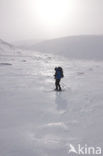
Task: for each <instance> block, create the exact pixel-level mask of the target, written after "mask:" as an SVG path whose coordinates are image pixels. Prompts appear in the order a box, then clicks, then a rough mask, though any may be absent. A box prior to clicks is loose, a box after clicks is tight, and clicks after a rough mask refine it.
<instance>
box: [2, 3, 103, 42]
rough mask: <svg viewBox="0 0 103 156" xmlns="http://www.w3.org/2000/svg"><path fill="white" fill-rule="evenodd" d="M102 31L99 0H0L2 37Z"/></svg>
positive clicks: (11, 38) (10, 40) (14, 38)
mask: <svg viewBox="0 0 103 156" xmlns="http://www.w3.org/2000/svg"><path fill="white" fill-rule="evenodd" d="M81 34H103V0H0V38H1V39H4V40H6V41H9V42H12V41H18V40H28V39H41V38H42V39H43V38H44V39H46V38H57V37H63V36H69V35H81Z"/></svg>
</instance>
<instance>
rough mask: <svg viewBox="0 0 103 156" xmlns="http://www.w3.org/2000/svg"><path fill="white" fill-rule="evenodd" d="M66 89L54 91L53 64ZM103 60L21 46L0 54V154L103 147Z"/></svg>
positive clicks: (37, 155) (54, 155)
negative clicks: (59, 70) (71, 57)
mask: <svg viewBox="0 0 103 156" xmlns="http://www.w3.org/2000/svg"><path fill="white" fill-rule="evenodd" d="M58 65H59V66H62V67H63V69H64V75H65V77H64V79H63V80H62V82H61V85H62V88H63V91H62V92H55V91H53V89H54V78H53V74H54V67H55V66H58ZM102 133H103V62H95V61H90V60H89V61H87V60H86V61H85V60H69V59H68V58H63V57H60V56H55V55H52V54H45V53H40V52H30V51H22V52H21V53H19V54H18V53H17V54H16V53H15V54H14V55H13V54H12V55H6V54H5V55H1V56H0V156H68V155H70V154H68V148H69V144H72V145H74V146H76V145H77V144H81V145H85V144H87V145H88V146H94V145H95V146H100V147H103V134H102Z"/></svg>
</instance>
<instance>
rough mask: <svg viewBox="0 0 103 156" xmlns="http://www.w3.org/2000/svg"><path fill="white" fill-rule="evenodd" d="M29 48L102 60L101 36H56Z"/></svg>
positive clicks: (102, 41) (72, 56)
mask: <svg viewBox="0 0 103 156" xmlns="http://www.w3.org/2000/svg"><path fill="white" fill-rule="evenodd" d="M29 48H30V49H32V50H38V51H41V52H47V53H53V54H58V55H62V56H66V57H69V58H75V59H94V60H102V59H103V36H102V35H101V36H98V35H84V36H83V35H82V36H71V37H64V38H57V39H53V40H47V41H43V42H41V43H38V44H36V45H35V44H34V46H33V45H32V46H31V47H30V46H29Z"/></svg>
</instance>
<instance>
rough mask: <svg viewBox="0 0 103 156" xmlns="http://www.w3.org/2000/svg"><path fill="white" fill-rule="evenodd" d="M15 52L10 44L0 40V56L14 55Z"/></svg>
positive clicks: (15, 49)
mask: <svg viewBox="0 0 103 156" xmlns="http://www.w3.org/2000/svg"><path fill="white" fill-rule="evenodd" d="M17 50H18V49H17V48H15V46H13V45H12V44H10V43H8V42H5V41H4V40H2V39H0V55H14V54H15V52H16V51H17Z"/></svg>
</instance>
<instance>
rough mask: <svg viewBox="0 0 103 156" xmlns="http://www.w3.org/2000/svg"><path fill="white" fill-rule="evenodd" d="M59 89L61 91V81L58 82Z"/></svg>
mask: <svg viewBox="0 0 103 156" xmlns="http://www.w3.org/2000/svg"><path fill="white" fill-rule="evenodd" d="M58 87H59V90H61V86H60V79H59V80H58Z"/></svg>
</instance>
